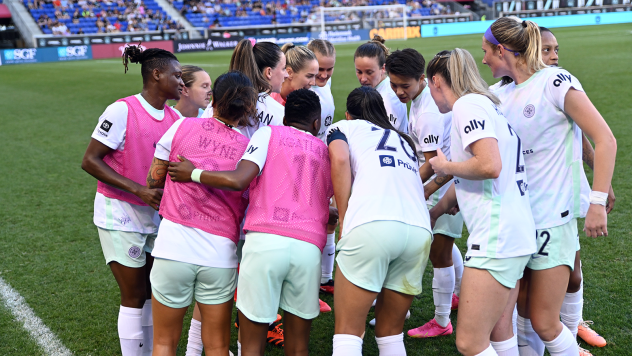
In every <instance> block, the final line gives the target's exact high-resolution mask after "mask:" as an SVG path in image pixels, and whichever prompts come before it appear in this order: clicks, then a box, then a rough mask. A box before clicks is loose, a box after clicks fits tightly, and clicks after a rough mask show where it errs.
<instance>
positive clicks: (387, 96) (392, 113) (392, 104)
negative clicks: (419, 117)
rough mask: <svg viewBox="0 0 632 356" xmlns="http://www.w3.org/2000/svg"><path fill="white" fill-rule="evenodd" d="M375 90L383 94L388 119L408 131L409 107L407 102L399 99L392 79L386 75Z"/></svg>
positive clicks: (397, 127)
mask: <svg viewBox="0 0 632 356" xmlns="http://www.w3.org/2000/svg"><path fill="white" fill-rule="evenodd" d="M375 90H377V91H378V92H379V93H380V95H382V99H383V100H384V107H385V108H386V114H388V120H389V121H390V122H391V124H393V126H394V127H395V128H396V129H397V130H399V131H401V132H405V133H408V108H407V107H406V104H404V103H402V102H401V101H399V99H398V98H397V94H395V92H394V91H393V88H391V79H390V78H389V77H386V79H384V80H383V81H382V82H381V83H380V84H378V85H377V86H376V87H375Z"/></svg>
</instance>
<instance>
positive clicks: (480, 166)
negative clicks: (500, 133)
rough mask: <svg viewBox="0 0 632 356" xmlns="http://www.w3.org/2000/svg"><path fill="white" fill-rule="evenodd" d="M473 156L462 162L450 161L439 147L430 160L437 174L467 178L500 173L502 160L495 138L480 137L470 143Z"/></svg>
mask: <svg viewBox="0 0 632 356" xmlns="http://www.w3.org/2000/svg"><path fill="white" fill-rule="evenodd" d="M470 149H471V151H472V154H473V155H474V157H471V158H470V159H468V160H467V161H463V162H450V161H448V160H447V159H446V157H445V155H444V154H443V152H441V149H439V150H438V151H437V157H434V158H432V159H431V160H430V164H432V168H433V169H434V171H435V173H436V174H437V176H440V177H444V176H447V175H453V176H457V177H461V178H464V179H469V180H484V179H495V178H498V176H499V175H500V171H501V169H502V161H501V159H500V151H499V150H498V141H496V139H495V138H490V137H487V138H482V139H480V140H478V141H475V142H472V144H470Z"/></svg>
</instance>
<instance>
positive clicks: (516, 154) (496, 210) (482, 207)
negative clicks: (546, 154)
mask: <svg viewBox="0 0 632 356" xmlns="http://www.w3.org/2000/svg"><path fill="white" fill-rule="evenodd" d="M450 136H451V149H450V152H451V153H452V161H454V162H464V161H467V160H468V159H470V158H472V157H473V154H472V151H471V148H470V145H471V144H472V143H474V142H476V141H478V140H481V139H484V138H493V139H495V140H496V141H497V142H498V150H499V151H500V158H501V161H502V170H501V172H500V175H499V177H498V178H495V179H484V180H469V179H464V178H461V177H454V183H455V187H456V196H457V200H458V203H459V208H460V209H461V214H462V215H463V220H464V221H465V225H466V226H467V230H468V231H469V232H470V237H469V238H468V239H467V254H466V256H474V257H488V258H508V257H517V256H525V255H529V254H532V253H535V252H536V235H535V223H534V221H533V216H532V214H531V206H530V204H529V191H528V182H527V173H528V172H526V171H525V165H524V157H523V155H522V146H521V144H520V138H519V137H518V135H517V134H516V132H515V131H514V130H513V129H512V128H511V126H510V125H509V124H508V123H507V119H505V117H504V116H503V114H502V112H501V111H500V109H499V108H498V107H496V105H495V104H494V103H493V102H492V101H491V100H489V98H487V97H486V96H483V95H479V94H467V95H465V96H462V97H461V98H459V99H458V100H457V101H456V102H455V103H454V106H453V108H452V131H451V134H450Z"/></svg>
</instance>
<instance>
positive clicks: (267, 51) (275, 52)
mask: <svg viewBox="0 0 632 356" xmlns="http://www.w3.org/2000/svg"><path fill="white" fill-rule="evenodd" d="M281 54H283V52H281V48H279V46H278V45H277V44H275V43H272V42H259V43H257V44H255V45H254V46H253V45H252V42H250V40H249V39H247V38H244V39H243V40H241V41H239V43H238V44H237V47H235V51H234V52H233V56H232V57H231V58H230V66H229V67H228V69H229V70H231V71H235V70H238V71H240V72H242V73H244V74H245V75H246V76H248V78H250V81H251V82H252V84H253V85H254V87H255V89H257V92H259V93H264V92H269V91H270V90H271V89H272V87H271V86H270V83H268V81H267V80H266V79H265V77H264V76H263V70H264V69H266V68H267V67H270V68H276V66H277V65H278V64H279V61H280V60H281Z"/></svg>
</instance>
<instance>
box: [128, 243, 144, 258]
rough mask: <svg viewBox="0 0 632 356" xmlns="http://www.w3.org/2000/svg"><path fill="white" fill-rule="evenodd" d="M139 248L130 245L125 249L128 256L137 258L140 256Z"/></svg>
mask: <svg viewBox="0 0 632 356" xmlns="http://www.w3.org/2000/svg"><path fill="white" fill-rule="evenodd" d="M141 252H142V251H141V249H140V247H138V246H132V247H130V248H129V250H127V254H128V255H129V257H131V258H138V257H140V253H141Z"/></svg>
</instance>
